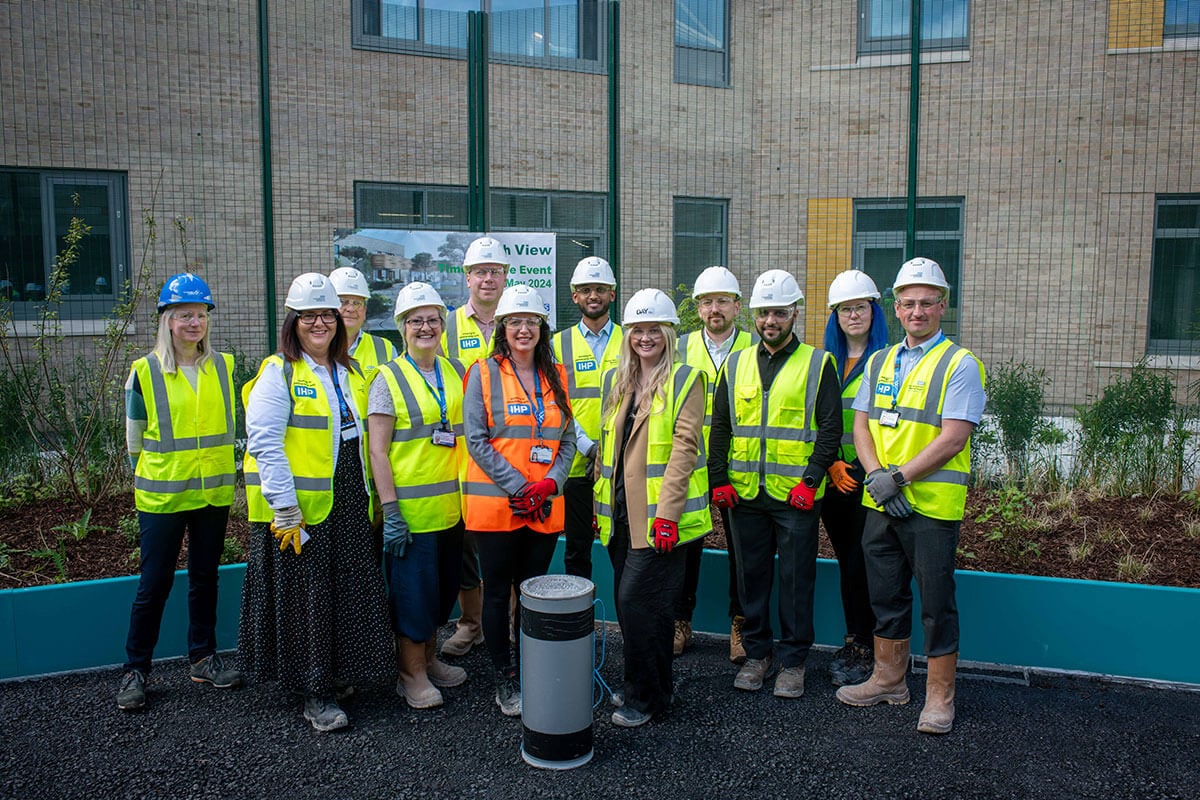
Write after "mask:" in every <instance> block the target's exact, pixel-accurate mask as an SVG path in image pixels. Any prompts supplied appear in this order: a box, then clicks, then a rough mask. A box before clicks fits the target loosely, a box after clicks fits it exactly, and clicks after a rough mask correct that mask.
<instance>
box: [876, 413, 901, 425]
mask: <svg viewBox="0 0 1200 800" xmlns="http://www.w3.org/2000/svg"><path fill="white" fill-rule="evenodd" d="M879 424H880V425H882V426H883V427H885V428H894V427H896V426H897V425H899V424H900V412H899V411H897V410H896V409H894V408H890V409H888V410H887V411H882V412H880V414H879Z"/></svg>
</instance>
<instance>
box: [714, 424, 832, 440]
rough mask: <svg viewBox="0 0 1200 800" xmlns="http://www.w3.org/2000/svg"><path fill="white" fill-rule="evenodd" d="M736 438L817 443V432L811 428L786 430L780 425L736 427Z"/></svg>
mask: <svg viewBox="0 0 1200 800" xmlns="http://www.w3.org/2000/svg"><path fill="white" fill-rule="evenodd" d="M732 433H733V435H734V436H740V437H742V438H744V439H759V438H764V437H765V438H767V439H777V440H779V441H784V442H815V441H816V440H817V432H816V431H814V430H813V429H811V428H784V427H780V426H778V425H758V426H755V425H734V426H733V428H732Z"/></svg>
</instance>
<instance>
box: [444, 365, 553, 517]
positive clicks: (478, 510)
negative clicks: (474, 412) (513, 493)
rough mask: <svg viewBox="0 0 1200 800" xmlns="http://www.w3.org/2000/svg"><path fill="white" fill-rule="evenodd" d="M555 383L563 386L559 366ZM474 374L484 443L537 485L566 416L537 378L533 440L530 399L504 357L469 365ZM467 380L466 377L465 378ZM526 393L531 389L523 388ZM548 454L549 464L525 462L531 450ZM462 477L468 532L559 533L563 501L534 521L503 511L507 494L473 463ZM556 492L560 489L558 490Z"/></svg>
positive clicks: (532, 417)
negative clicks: (540, 413) (538, 409)
mask: <svg viewBox="0 0 1200 800" xmlns="http://www.w3.org/2000/svg"><path fill="white" fill-rule="evenodd" d="M556 368H557V369H558V374H559V380H560V381H562V385H563V386H566V385H567V376H566V372H565V371H564V369H563V367H562V365H561V364H559V365H556ZM471 370H478V371H479V381H480V384H481V386H482V388H483V405H484V409H485V414H486V419H487V431H488V439H490V440H491V443H492V447H494V448H495V449H496V451H497V452H498V453H500V455H502V456H504V459H505V460H506V461H508V463H509V464H511V465H512V466H513V467H514V468H515V469H516V470H517V471H518V472H520V473H521V475H523V476H524V478H525V480H526V481H530V482H533V481H540V480H541V479H542V478H545V477H546V475H548V474H549V472H550V467H551V466H553V464H554V461H555V459H556V458H557V457H558V446H559V440H560V439H561V437H562V431H563V421H564V419H565V417H566V414H564V413H563V409H562V407H560V405H559V398H556V397H555V396H554V394H553V392H551V391H550V387H549V386H548V385H547V381H546V379H545V377H544V376H543V377H542V378H541V382H542V404H543V408H544V409H545V415H546V416H545V419H544V421H543V423H542V427H541V434H542V435H541V438H540V439H539V438H538V435H537V428H538V425H537V419H536V418H535V417H534V403H536V399H535V398H534V397H533V396H531V395H530V394H526V393H525V388H522V387H521V382H520V381H519V380H517V376H516V373H515V372H514V371H513V367H512V362H511V361H509V360H508V359H507V358H505V359H501V360H500V361H497V359H495V358H485V359H481V360H480V361H477V362H476V363H475V364H473V365H472V366H471ZM468 380H469V375H468ZM526 388H528V389H529V391H530V392H531V393H533V392H534V388H533V387H532V386H529V387H526ZM538 444H541V445H544V446H545V447H548V448H549V449H550V463H548V464H539V463H534V462H533V461H531V460H530V449H531V448H532V447H534V446H535V445H538ZM466 472H467V476H466V480H464V481H463V485H462V504H463V522H464V523H465V525H466V528H467V530H469V531H515V530H517V529H518V528H523V527H526V526H528V527H529V528H530V529H531V530H535V531H538V532H539V533H551V534H555V535H557V534H559V533H561V532H562V529H563V517H564V507H565V501H564V500H563V498H562V494H559V495H558V496H557V497H555V498H554V500H553V502H552V503H551V507H550V508H551V510H550V517H549V518H548V519H546V520H545V521H543V522H537V521H536V520H534V519H533V518H531V517H517V516H514V515H513V513H512V509H510V508H509V506H508V494H507V493H506V492H505V491H504V490H503V489H501V488H500V487H499V486H497V485H496V484H495V483H493V482H492V479H491V478H489V477H488V475H487V473H486V472H484V471H483V469H482V468H480V466H479V465H478V464H476V463H475V460H474V459H470V460H469V462H468V464H467V470H466ZM559 490H560V492H561V490H562V487H561V486H560V487H559Z"/></svg>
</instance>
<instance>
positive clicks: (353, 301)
mask: <svg viewBox="0 0 1200 800" xmlns="http://www.w3.org/2000/svg"><path fill="white" fill-rule="evenodd" d="M366 307H367V301H366V300H360V299H358V298H357V297H351V298H348V299H346V300H343V301H342V308H366Z"/></svg>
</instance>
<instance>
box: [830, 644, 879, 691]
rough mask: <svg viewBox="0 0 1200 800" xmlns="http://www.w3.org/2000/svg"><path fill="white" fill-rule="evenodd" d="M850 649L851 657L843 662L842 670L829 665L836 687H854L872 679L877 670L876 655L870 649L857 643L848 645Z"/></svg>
mask: <svg viewBox="0 0 1200 800" xmlns="http://www.w3.org/2000/svg"><path fill="white" fill-rule="evenodd" d="M846 647H847V648H849V649H850V654H849V657H848V658H847V659H846V660H845V661H843V662H842V664H841V665H840V668H838V669H834V664H830V665H829V673H830V678H831V680H832V682H833V685H834V686H854V685H856V684H859V683H862V682H863V681H865V680H866V679H867V678H870V677H871V673H872V672H873V671H874V670H875V653H874V652H872V650H871V649H870V648H867V647H863V646H862V645H861V644H858V643H857V642H853V643H851V644H848V645H846ZM843 649H845V648H843Z"/></svg>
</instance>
